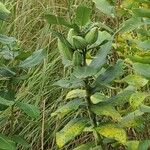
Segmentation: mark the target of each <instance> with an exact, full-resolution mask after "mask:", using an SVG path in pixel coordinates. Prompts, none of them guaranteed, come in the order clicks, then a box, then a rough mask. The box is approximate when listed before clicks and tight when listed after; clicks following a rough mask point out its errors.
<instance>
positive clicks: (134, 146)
mask: <svg viewBox="0 0 150 150" xmlns="http://www.w3.org/2000/svg"><path fill="white" fill-rule="evenodd" d="M139 143H140V142H139V141H135V140H134V141H127V150H138V147H139Z"/></svg>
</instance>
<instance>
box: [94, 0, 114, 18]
mask: <svg viewBox="0 0 150 150" xmlns="http://www.w3.org/2000/svg"><path fill="white" fill-rule="evenodd" d="M93 2H94V3H95V5H96V7H97V8H98V9H99V10H100V11H101V12H103V13H104V14H106V15H109V16H111V17H114V6H112V5H111V4H110V3H109V2H108V1H107V0H93Z"/></svg>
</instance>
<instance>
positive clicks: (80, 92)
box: [66, 89, 86, 99]
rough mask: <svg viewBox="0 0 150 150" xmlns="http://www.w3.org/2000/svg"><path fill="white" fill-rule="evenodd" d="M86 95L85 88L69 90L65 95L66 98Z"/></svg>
mask: <svg viewBox="0 0 150 150" xmlns="http://www.w3.org/2000/svg"><path fill="white" fill-rule="evenodd" d="M85 96H86V91H85V90H81V89H75V90H72V91H70V92H69V93H68V94H67V95H66V99H72V98H77V97H78V98H83V97H85Z"/></svg>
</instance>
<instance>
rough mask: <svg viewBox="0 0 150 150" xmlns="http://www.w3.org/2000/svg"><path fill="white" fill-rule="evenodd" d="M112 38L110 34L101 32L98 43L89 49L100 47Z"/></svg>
mask: <svg viewBox="0 0 150 150" xmlns="http://www.w3.org/2000/svg"><path fill="white" fill-rule="evenodd" d="M110 38H111V35H110V34H109V33H108V32H106V31H99V32H98V38H97V41H96V42H95V43H94V44H92V45H91V46H90V47H89V49H91V48H94V47H97V46H99V45H100V44H102V42H104V41H105V40H109V39H110Z"/></svg>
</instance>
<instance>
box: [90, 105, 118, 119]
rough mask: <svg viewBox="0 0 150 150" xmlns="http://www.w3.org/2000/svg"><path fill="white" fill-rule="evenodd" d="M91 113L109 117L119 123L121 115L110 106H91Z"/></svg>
mask: <svg viewBox="0 0 150 150" xmlns="http://www.w3.org/2000/svg"><path fill="white" fill-rule="evenodd" d="M91 111H92V112H94V113H95V114H96V115H104V116H108V117H111V118H112V119H114V120H117V121H120V120H121V115H120V114H119V112H118V111H117V110H116V109H115V108H114V107H113V106H111V105H101V104H99V105H92V106H91Z"/></svg>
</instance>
